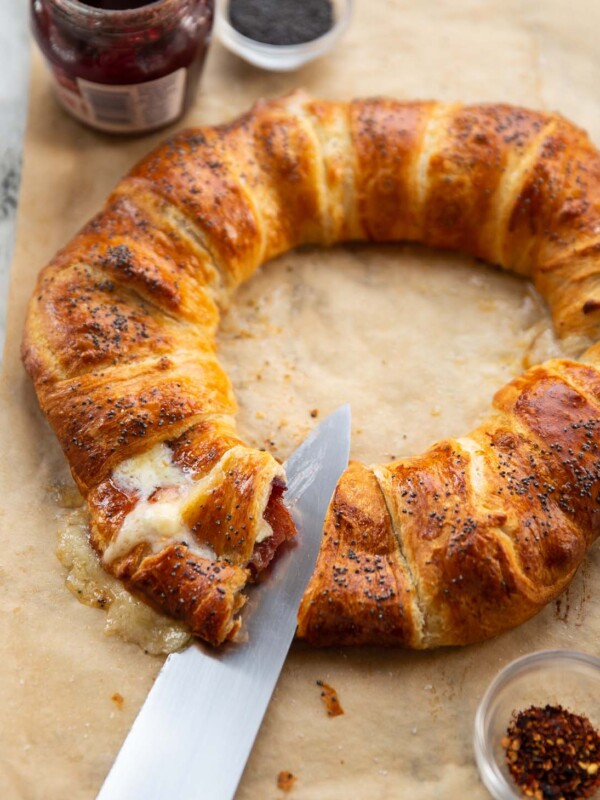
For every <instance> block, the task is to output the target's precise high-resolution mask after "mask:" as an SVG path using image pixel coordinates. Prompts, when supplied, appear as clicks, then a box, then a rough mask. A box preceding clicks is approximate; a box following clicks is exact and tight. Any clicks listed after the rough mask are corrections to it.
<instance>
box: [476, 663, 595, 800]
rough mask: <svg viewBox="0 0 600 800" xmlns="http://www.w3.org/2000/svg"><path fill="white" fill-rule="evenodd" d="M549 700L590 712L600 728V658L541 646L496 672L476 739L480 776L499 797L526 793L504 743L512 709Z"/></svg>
mask: <svg viewBox="0 0 600 800" xmlns="http://www.w3.org/2000/svg"><path fill="white" fill-rule="evenodd" d="M546 703H550V704H551V705H561V706H562V707H563V708H566V709H568V710H569V711H572V712H573V713H575V714H581V715H583V716H586V717H587V718H588V719H589V720H590V722H591V723H592V725H594V727H595V728H596V730H598V729H600V658H596V656H592V655H589V654H588V653H579V652H576V651H574V650H542V651H540V652H538V653H531V654H530V655H528V656H524V657H523V658H519V659H517V660H516V661H513V662H512V663H511V664H509V665H508V666H507V667H505V668H504V669H503V670H502V672H500V673H499V675H497V676H496V678H495V679H494V681H493V682H492V684H491V685H490V687H489V688H488V690H487V692H486V693H485V695H484V697H483V699H482V701H481V703H480V704H479V708H478V709H477V714H476V715H475V730H474V737H473V746H474V748H475V759H476V761H477V766H478V768H479V773H480V775H481V779H482V781H483V783H484V784H485V786H486V788H487V789H488V791H489V792H490V794H491V795H492V797H494V798H495V800H521V798H522V797H524V795H523V794H522V793H521V792H520V791H519V789H518V787H517V786H516V784H515V782H514V781H513V779H512V777H511V775H510V772H509V771H508V767H507V766H506V763H505V760H504V748H503V747H502V744H501V741H502V737H503V736H505V734H506V729H507V728H508V725H509V722H510V719H511V717H512V713H513V711H517V712H518V711H521V710H524V709H526V708H528V707H529V706H531V705H536V706H544V705H546ZM594 797H600V792H596V794H595V795H594Z"/></svg>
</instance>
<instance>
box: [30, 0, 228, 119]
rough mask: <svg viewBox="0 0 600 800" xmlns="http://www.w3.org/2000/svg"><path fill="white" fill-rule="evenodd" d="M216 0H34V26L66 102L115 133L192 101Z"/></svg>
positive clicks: (171, 114) (172, 115) (174, 114)
mask: <svg viewBox="0 0 600 800" xmlns="http://www.w3.org/2000/svg"><path fill="white" fill-rule="evenodd" d="M213 12H214V0H154V2H148V0H32V3H31V14H32V27H33V32H34V35H35V38H36V40H37V42H38V45H39V46H40V48H41V50H42V52H43V54H44V55H45V57H46V59H47V61H48V64H49V66H50V69H51V72H52V76H53V78H54V88H55V90H56V95H57V97H58V99H59V100H60V102H61V103H62V105H63V106H64V107H65V108H66V109H67V110H68V111H70V112H71V114H73V115H74V116H75V117H77V118H78V119H80V120H82V121H83V122H85V123H87V124H88V125H91V126H92V127H94V128H98V129H99V130H102V131H109V132H111V133H143V132H146V131H151V130H156V129H157V128H161V127H163V126H164V125H168V124H169V123H170V122H173V121H174V120H176V119H177V118H178V117H180V116H181V115H182V114H183V113H184V112H185V111H186V110H187V109H188V108H189V106H190V105H191V103H192V101H193V99H194V96H195V94H196V89H197V87H198V80H199V78H200V73H201V72H202V67H203V65H204V59H205V56H206V51H207V49H208V44H209V42H210V35H211V30H212V23H213Z"/></svg>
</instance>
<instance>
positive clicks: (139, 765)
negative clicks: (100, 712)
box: [97, 405, 350, 800]
mask: <svg viewBox="0 0 600 800" xmlns="http://www.w3.org/2000/svg"><path fill="white" fill-rule="evenodd" d="M349 451H350V406H349V405H345V406H341V407H340V408H338V409H337V410H336V411H334V412H333V413H332V414H330V415H329V416H328V417H327V418H326V419H324V420H323V422H322V423H321V424H320V425H319V426H318V427H317V428H316V429H315V430H314V431H312V433H310V435H309V436H308V437H307V438H306V439H305V441H304V442H303V443H302V444H301V445H300V447H298V448H297V449H296V450H295V451H294V452H293V453H292V455H291V456H290V457H289V459H288V460H287V462H286V463H285V465H284V466H285V471H286V475H287V483H288V488H287V492H286V495H285V499H286V505H287V506H288V509H289V511H290V513H291V515H292V518H293V520H294V522H295V524H296V527H297V529H298V542H297V545H296V547H293V548H290V549H289V551H288V552H285V553H281V554H279V556H278V557H277V560H276V562H275V564H274V565H273V570H272V572H271V574H270V575H269V577H268V579H267V580H266V581H265V582H264V583H263V584H262V585H261V586H260V587H257V588H256V590H255V591H254V593H253V595H252V597H251V599H250V601H249V603H248V605H249V606H250V607H249V608H248V609H247V610H246V611H245V613H244V629H245V631H246V633H247V641H244V642H240V643H237V644H234V643H228V644H226V645H225V646H224V647H222V648H220V649H219V650H212V649H210V648H209V647H206V646H204V645H202V644H200V643H199V642H195V643H194V644H192V645H190V646H189V647H188V648H187V650H185V651H184V652H182V653H172V654H171V655H170V656H169V657H168V658H167V660H166V662H165V664H164V666H163V668H162V669H161V671H160V673H159V674H158V677H157V679H156V681H155V683H154V685H153V686H152V689H151V690H150V693H149V694H148V697H147V698H146V701H145V703H144V705H143V706H142V708H141V710H140V712H139V714H138V716H137V718H136V720H135V722H134V723H133V727H132V728H131V730H130V732H129V734H128V736H127V738H126V739H125V742H124V743H123V746H122V747H121V750H120V752H119V754H118V755H117V758H116V761H115V763H114V764H113V767H112V769H111V771H110V772H109V774H108V777H107V778H106V780H105V782H104V785H103V786H102V788H101V790H100V794H99V795H98V798H97V800H175V799H176V800H231V798H232V797H233V796H234V794H235V791H236V789H237V786H238V783H239V781H240V778H241V777H242V773H243V771H244V767H245V765H246V761H247V760H248V756H249V755H250V751H251V749H252V745H253V744H254V739H255V738H256V734H257V732H258V729H259V728H260V724H261V722H262V718H263V716H264V714H265V711H266V709H267V706H268V704H269V700H270V698H271V695H272V693H273V689H274V688H275V684H276V683H277V679H278V677H279V673H280V672H281V668H282V667H283V662H284V661H285V657H286V655H287V652H288V650H289V647H290V644H291V642H292V639H293V638H294V632H295V630H296V615H297V611H298V606H299V605H300V600H301V599H302V595H303V594H304V590H305V588H306V585H307V583H308V580H309V578H310V576H311V574H312V571H313V569H314V566H315V563H316V560H317V554H318V552H319V546H320V543H321V532H322V530H323V522H324V519H325V513H326V511H327V507H328V505H329V501H330V499H331V496H332V494H333V490H334V488H335V486H336V484H337V481H338V478H339V477H340V475H341V474H342V472H343V471H344V469H345V468H346V466H347V464H348V456H349Z"/></svg>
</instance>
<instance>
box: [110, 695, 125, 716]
mask: <svg viewBox="0 0 600 800" xmlns="http://www.w3.org/2000/svg"><path fill="white" fill-rule="evenodd" d="M110 699H111V700H112V701H113V703H114V704H115V705H116V707H117V708H118V709H119V711H120V710H121V709H122V708H123V705H124V703H125V698H124V697H123V695H122V694H120V693H119V692H115V693H114V694H113V695H112V696H111V698H110Z"/></svg>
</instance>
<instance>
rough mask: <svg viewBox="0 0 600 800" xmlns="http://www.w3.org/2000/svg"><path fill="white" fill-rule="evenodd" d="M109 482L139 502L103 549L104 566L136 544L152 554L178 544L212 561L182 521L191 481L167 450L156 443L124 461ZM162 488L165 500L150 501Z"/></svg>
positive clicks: (208, 553)
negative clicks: (164, 491) (144, 545)
mask: <svg viewBox="0 0 600 800" xmlns="http://www.w3.org/2000/svg"><path fill="white" fill-rule="evenodd" d="M112 479H113V481H114V483H115V484H116V486H118V487H119V489H122V490H123V491H125V492H128V493H131V492H135V493H136V494H137V495H138V497H139V501H138V503H137V505H136V506H135V508H134V509H133V510H132V511H131V512H130V513H129V514H128V515H127V517H126V518H125V521H124V522H123V524H122V526H121V529H120V530H119V532H118V534H117V536H116V537H115V539H114V541H113V542H112V543H111V544H110V545H109V546H108V547H107V548H106V550H105V552H104V562H105V563H107V564H110V563H111V562H112V561H114V560H115V559H117V558H120V557H122V556H125V555H127V553H129V552H130V551H131V550H133V548H134V547H136V545H138V544H139V543H140V542H146V543H147V544H149V545H150V547H151V549H152V552H154V553H158V552H159V551H160V550H162V549H164V548H165V547H167V546H168V545H169V544H176V543H181V544H186V545H187V546H188V547H189V548H190V549H191V550H193V551H194V552H196V553H198V555H200V556H201V557H202V558H208V559H210V560H213V559H214V558H215V553H214V551H213V550H212V549H211V548H210V547H207V546H205V545H199V544H198V543H197V542H196V541H195V539H194V537H193V536H192V532H191V531H190V529H189V527H188V526H187V525H186V524H185V522H184V520H183V517H182V509H183V507H184V505H185V502H186V499H187V497H188V495H189V494H190V492H191V491H192V489H193V487H194V482H193V481H192V479H191V477H190V475H189V474H188V473H187V472H185V471H184V470H183V469H181V468H180V467H179V466H177V464H175V463H173V455H172V451H171V450H170V448H168V447H167V446H166V445H164V444H159V445H156V446H155V447H153V448H151V449H150V450H148V451H147V452H146V453H142V455H139V456H134V457H133V458H128V459H127V460H126V461H123V462H122V463H121V464H119V466H118V467H117V468H116V469H115V470H113V474H112ZM166 488H169V489H170V490H171V491H170V492H169V493H168V496H167V498H166V499H159V500H157V501H155V502H152V501H151V500H150V498H151V496H152V495H153V494H154V493H155V492H156V490H157V489H166ZM173 495H174V496H173Z"/></svg>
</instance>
